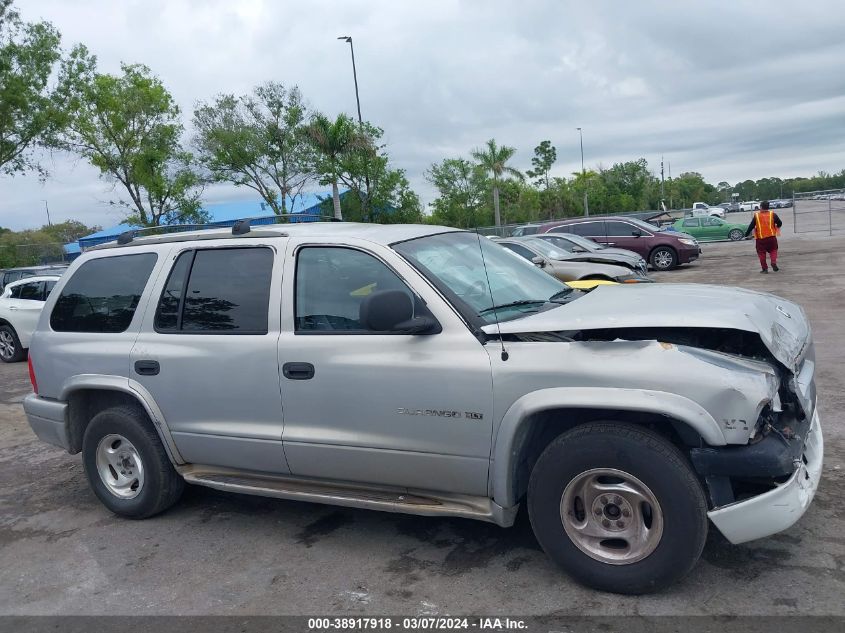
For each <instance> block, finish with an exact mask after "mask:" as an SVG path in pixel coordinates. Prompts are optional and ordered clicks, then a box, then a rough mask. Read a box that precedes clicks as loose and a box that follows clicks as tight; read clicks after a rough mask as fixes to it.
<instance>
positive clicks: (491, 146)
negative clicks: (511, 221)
mask: <svg viewBox="0 0 845 633" xmlns="http://www.w3.org/2000/svg"><path fill="white" fill-rule="evenodd" d="M515 153H516V149H515V148H513V147H507V146H505V145H502V146H499V145H497V144H496V141H495V139H490V140H489V141H487V144H486V147H485V149H476V150H473V152H472V157H473V158H474V159H475V160H476V162H477V163H478V165H479V167H482V168H483V169H484V171H485V172H487V173H489V174H491V175H492V177H493V214H494V217H495V222H496V226H501V224H502V218H501V214H500V211H499V183H500V181H501V180H502V179H503V178H507V177H511V176H512V177H515V178H518V179H520V180H522V179H523V178H524V176H523V175H522V174H521V173H520V172H519V171H517V170H516V169H514V168H513V167H510V166H509V165H508V164H507V163H508V161H509V160H510V159H511V158H513V155H514V154H515Z"/></svg>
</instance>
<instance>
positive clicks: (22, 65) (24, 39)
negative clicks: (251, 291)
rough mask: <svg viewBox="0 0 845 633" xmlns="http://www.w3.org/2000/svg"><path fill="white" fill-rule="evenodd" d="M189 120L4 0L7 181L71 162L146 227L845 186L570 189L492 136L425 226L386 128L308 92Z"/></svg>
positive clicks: (471, 222)
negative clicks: (244, 213)
mask: <svg viewBox="0 0 845 633" xmlns="http://www.w3.org/2000/svg"><path fill="white" fill-rule="evenodd" d="M184 117H185V114H184V113H183V112H182V111H181V109H180V108H179V106H178V105H177V104H176V102H175V101H174V99H173V96H172V95H171V93H170V92H169V91H168V89H167V88H166V86H165V85H164V84H163V83H162V81H161V80H160V79H159V78H158V77H157V76H156V75H155V74H154V73H153V72H152V71H151V69H149V68H148V67H146V66H144V65H142V64H122V65H121V69H120V72H119V73H114V74H110V73H104V72H102V71H101V70H100V69H99V67H98V63H97V59H96V56H94V55H92V54H91V53H90V51H88V49H87V48H86V47H85V46H84V45H82V44H77V45H75V46H73V47H72V48H71V49H70V50H69V51H65V50H63V49H62V44H61V35H60V33H59V32H58V31H57V30H56V29H55V27H53V26H52V25H51V24H50V23H48V22H44V21H42V22H33V23H29V22H24V21H23V20H22V19H21V17H20V15H19V13H18V12H17V10H16V9H15V7H14V6H13V3H12V0H0V176H2V175H6V176H11V175H14V174H17V173H25V172H37V173H39V175H40V176H41V177H42V178H48V177H49V174H48V173H47V170H46V169H45V168H44V167H43V165H42V164H40V162H39V160H38V159H39V156H41V154H40V151H41V150H43V149H45V148H46V149H50V150H52V149H58V150H63V151H67V152H70V153H71V154H74V155H76V156H78V157H81V158H83V159H84V160H86V161H87V162H89V163H90V164H91V165H92V166H94V167H95V168H96V169H98V170H99V172H100V174H101V176H102V177H103V178H104V179H105V180H106V181H108V182H110V183H112V184H114V185H115V187H114V191H115V192H116V193H117V196H116V199H115V200H113V201H112V204H114V205H117V206H119V207H121V208H123V209H124V211H125V215H126V219H127V221H129V222H132V223H135V224H138V225H141V226H157V225H162V224H172V223H180V222H192V223H201V222H204V221H207V219H208V218H207V214H206V212H205V211H204V210H203V206H202V193H203V188H204V187H205V186H207V185H208V184H210V183H231V184H234V185H236V186H239V187H246V188H249V189H252V190H254V191H255V193H256V195H257V196H259V197H260V198H261V200H262V201H264V202H265V203H266V205H267V207H268V208H269V209H271V210H272V212H273V213H275V214H279V215H283V214H286V213H289V212H290V211H291V210H293V209H294V208H296V204H297V201H298V200H299V199H301V197H302V196H303V194H304V193H305V192H307V191H308V190H309V189H313V188H314V187H316V186H318V185H319V186H330V187H331V190H332V197H331V199H330V200H326V201H325V202H324V204H323V205H322V212H324V213H326V214H330V215H333V216H334V217H336V218H343V219H348V220H353V221H369V222H420V221H425V222H431V223H437V224H447V225H452V226H459V227H474V226H486V225H491V224H500V223H513V222H528V221H536V220H541V219H547V218H555V217H566V216H572V215H579V214H583V213H584V211H585V209H584V200H585V194H586V200H588V203H589V209H590V212H592V213H611V212H624V211H638V210H646V209H658V208H660V206H661V203H665V204H666V205H667V206H670V207H676V208H683V207H684V206H689V205H691V204H692V203H693V202H697V201H703V202H708V203H711V204H715V203H717V202H721V201H725V200H729V199H730V195H731V193H733V192H736V193H738V194H739V195H740V197H741V198H742V199H745V200H747V199H762V198H777V197H787V196H791V195H792V193H793V192H801V191H811V190H820V189H828V188H838V187H845V170H843V171H842V172H840V173H838V174H827V173H820V174H818V175H817V176H814V177H811V178H793V179H787V180H780V179H777V178H764V179H761V180H758V181H751V180H746V181H743V182H740V183H736V184H734V185H731V184H729V183H727V182H720V183H718V184H716V185H712V184H709V183H707V182H706V181H705V180H704V178H703V177H702V176H701V174H699V173H697V172H686V173H682V174H680V175H679V176H677V177H676V178H668V179H666V180H665V181H663V180H661V179H660V178H658V177H657V176H656V174H655V173H654V172H653V170H652V169H650V167H649V165H648V163H647V161H646V160H645V159H644V158H639V159H637V160H631V161H627V162H620V163H616V164H614V165H612V166H611V167H608V168H605V167H603V166H597V167H595V168H592V169H588V170H584V171H582V172H576V173H573V174H571V176H569V177H560V176H553V175H552V172H553V170H554V166H555V163H556V161H557V153H556V150H555V148H554V146H553V145H552V143H551V141H550V140H543V141H541V142H540V143H539V144H538V145H537V146H536V147H535V148H534V155H533V158H532V159H531V167H530V168H529V169H526V170H525V171H521V170H519V169H517V167H515V166H514V165H513V162H512V161H513V157H514V155H515V153H516V149H515V148H513V147H508V146H504V145H501V144H499V143H497V142H496V140H495V139H491V140H489V141H487V143H486V144H484V145H482V146H481V147H478V148H476V149H470V150H468V155H467V156H465V157H451V158H445V159H443V160H442V161H440V162H438V163H435V164H433V165H431V166H430V167H429V168H428V170H426V172H425V178H426V180H427V181H428V182H429V183H430V184H431V185H432V186H433V188H434V189H435V190H436V192H437V197H436V198H435V199H434V200H433V201H432V203H431V205H430V210H429V211H430V213H428V214H426V213H424V212H423V208H422V204H421V202H420V199H419V197H418V196H417V194H416V193H415V192H414V191H413V190H412V188H411V186H410V184H409V182H408V179H407V177H406V173H405V171H404V170H402V169H398V168H396V167H394V166H393V165H392V163H391V161H390V157H389V155H388V153H387V148H386V146H385V145H384V144H383V142H382V138H383V135H384V131H383V130H382V129H381V128H380V127H378V126H377V125H375V124H373V123H371V122H367V121H363V122H359V121H356V120H354V119H353V118H351V117H350V116H349V115H347V114H345V113H341V114H338V115H337V116H335V117H329V116H327V115H325V114H323V113H321V112H318V111H316V110H315V109H313V108H312V107H310V106H309V105H308V102H307V101H306V99H305V97H304V96H303V95H302V93H301V92H300V90H299V88H298V87H297V86H295V85H290V86H286V85H284V84H282V83H279V82H276V81H268V82H265V83H263V84H261V85H259V86H256V87H255V88H254V89H253V90H252V91H251V92H250V93H249V94H244V95H235V94H229V93H222V94H219V95H217V96H215V97H213V98H212V99H210V100H208V101H205V102H199V103H197V104H196V105H195V107H194V109H193V111H192V112H191V113H190V117H191V123H192V126H191V134H190V137H188V134H187V132H186V126H185V118H184ZM341 189H343V190H346V191H347V192H348V193H347V194H345V195H343V196H341Z"/></svg>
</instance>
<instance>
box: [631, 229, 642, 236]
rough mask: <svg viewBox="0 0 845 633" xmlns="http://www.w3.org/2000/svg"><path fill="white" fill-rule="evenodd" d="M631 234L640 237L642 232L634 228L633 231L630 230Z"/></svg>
mask: <svg viewBox="0 0 845 633" xmlns="http://www.w3.org/2000/svg"><path fill="white" fill-rule="evenodd" d="M631 235H633V236H634V237H642V236H643V232H642V231H637V230H634V231H631Z"/></svg>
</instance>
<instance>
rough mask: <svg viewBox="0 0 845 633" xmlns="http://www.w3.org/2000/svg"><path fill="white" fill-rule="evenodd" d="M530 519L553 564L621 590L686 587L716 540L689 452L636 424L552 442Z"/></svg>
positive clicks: (538, 468) (538, 472)
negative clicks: (708, 543)
mask: <svg viewBox="0 0 845 633" xmlns="http://www.w3.org/2000/svg"><path fill="white" fill-rule="evenodd" d="M528 513H529V516H530V518H531V525H532V527H533V529H534V534H535V535H536V536H537V540H538V541H539V543H540V545H541V546H542V547H543V550H545V552H546V554H548V556H549V557H550V558H551V559H552V560H554V561H555V562H556V563H558V564H559V565H560V566H561V567H563V569H564V570H565V571H567V572H568V573H569V574H571V575H572V576H573V577H574V578H575V579H576V580H578V581H579V582H581V583H583V584H585V585H587V586H590V587H593V588H595V589H599V590H602V591H611V592H615V593H624V594H642V593H648V592H653V591H657V590H659V589H662V588H665V587H667V586H669V585H671V584H672V583H674V582H676V581H677V580H679V579H680V578H682V577H683V576H684V575H686V574H687V573H688V572H689V571H690V570H691V569H692V568H693V566H694V565H695V563H696V562H697V561H698V558H699V556H700V555H701V551H702V549H703V548H704V541H705V539H706V537H707V505H706V501H705V497H704V491H703V490H702V488H701V485H700V483H699V482H698V480H697V479H696V477H695V475H694V473H693V472H692V470H691V468H690V467H689V466H688V465H687V463H686V461H685V459H684V457H683V455H682V454H681V453H680V451H678V449H677V448H675V447H674V446H673V445H672V444H671V443H669V442H668V441H667V440H666V439H664V438H663V437H662V436H660V435H658V434H657V433H654V432H652V431H649V430H646V429H643V428H641V427H637V426H633V425H626V424H613V423H592V424H587V425H584V426H580V427H577V428H575V429H572V430H571V431H568V432H566V433H564V434H562V435H561V436H559V437H558V438H557V439H555V440H554V441H553V442H552V443H551V444H549V446H547V447H546V449H545V451H543V454H542V455H541V456H540V458H539V460H537V463H536V464H535V466H534V468H533V470H532V472H531V478H530V481H529V486H528Z"/></svg>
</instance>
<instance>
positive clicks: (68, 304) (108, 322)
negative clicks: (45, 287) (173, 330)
mask: <svg viewBox="0 0 845 633" xmlns="http://www.w3.org/2000/svg"><path fill="white" fill-rule="evenodd" d="M156 258H157V256H156V255H155V253H139V254H137V255H118V256H115V257H100V258H98V259H92V260H90V261H87V262H85V263H84V264H82V266H80V267H79V269H78V270H77V271H76V272H75V273H74V274H73V277H71V278H70V280H68V282H67V284H65V286H64V288H62V294H61V295H59V298H58V300H57V301H56V305H55V307H54V308H53V313H52V314H51V315H50V327H52V328H53V329H54V330H55V331H57V332H99V333H117V332H125V331H126V329H127V328H128V327H129V324H130V323H131V322H132V317H133V315H134V314H135V309H136V308H137V307H138V302H139V301H140V300H141V294H142V293H143V291H144V287H145V286H146V285H147V280H148V279H149V278H150V273H151V272H152V270H153V267H154V266H155V263H156Z"/></svg>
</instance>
